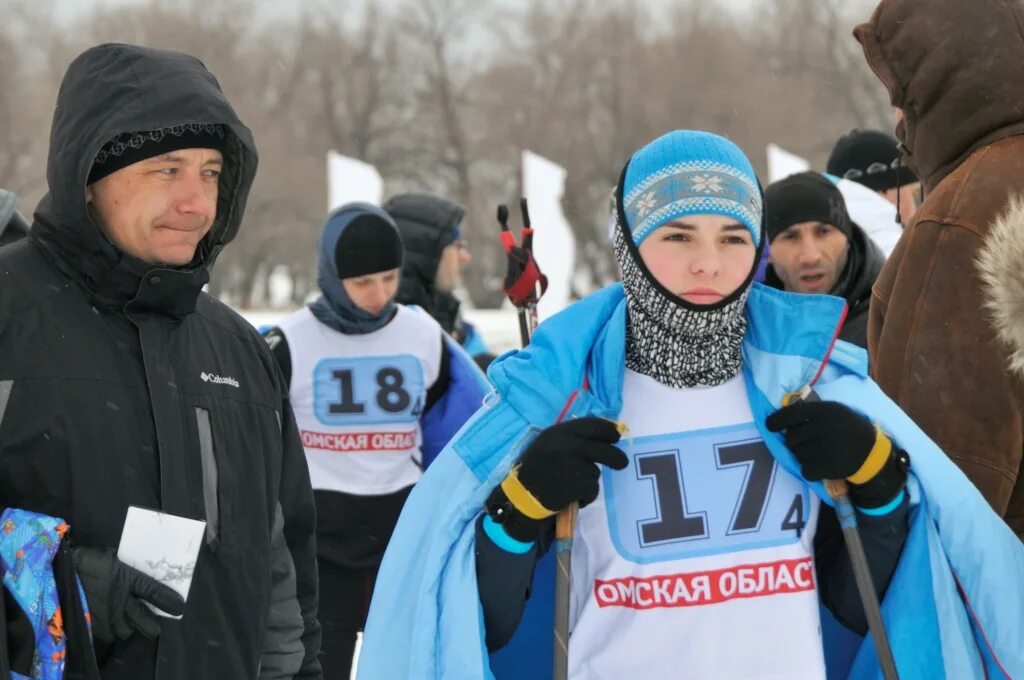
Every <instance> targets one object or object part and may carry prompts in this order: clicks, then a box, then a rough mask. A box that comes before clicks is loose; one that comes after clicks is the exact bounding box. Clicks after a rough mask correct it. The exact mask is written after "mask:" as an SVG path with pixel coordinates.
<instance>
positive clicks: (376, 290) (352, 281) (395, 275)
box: [341, 269, 401, 314]
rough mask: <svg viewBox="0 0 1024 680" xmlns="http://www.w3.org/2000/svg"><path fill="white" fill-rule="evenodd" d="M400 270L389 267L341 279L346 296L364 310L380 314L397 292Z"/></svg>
mask: <svg viewBox="0 0 1024 680" xmlns="http://www.w3.org/2000/svg"><path fill="white" fill-rule="evenodd" d="M400 274H401V270H399V269H389V270H388V271H384V272H377V273H375V274H366V275H365V276H350V277H349V278H347V279H342V280H341V285H342V286H344V287H345V293H346V294H347V295H348V298H349V299H350V300H351V301H352V302H353V303H354V304H355V305H356V307H359V308H360V309H362V310H363V311H364V312H369V313H370V314H380V313H381V311H382V310H383V309H384V308H385V307H387V306H388V303H389V302H391V300H392V299H393V298H394V297H395V294H396V293H398V282H399V279H400Z"/></svg>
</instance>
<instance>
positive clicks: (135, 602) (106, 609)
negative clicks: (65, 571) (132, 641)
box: [73, 547, 185, 644]
mask: <svg viewBox="0 0 1024 680" xmlns="http://www.w3.org/2000/svg"><path fill="white" fill-rule="evenodd" d="M73 555H74V560H75V569H76V570H77V571H78V578H79V579H80V580H81V582H82V590H84V591H85V600H86V602H87V603H88V604H89V614H90V616H91V618H92V634H93V637H95V638H96V639H97V640H99V641H100V642H103V643H106V644H110V643H112V642H114V641H115V640H125V639H127V638H129V637H130V636H131V635H132V633H134V632H135V631H138V632H140V633H142V634H143V635H145V636H146V637H148V638H155V637H157V636H158V635H160V621H159V619H158V617H157V615H156V614H154V613H153V612H152V611H150V609H149V608H148V607H146V606H145V605H144V604H143V603H142V602H143V601H146V602H149V603H150V604H152V605H153V606H155V607H158V608H159V609H162V610H163V611H165V612H167V613H168V614H170V615H172V616H180V615H181V614H183V613H184V612H185V600H183V599H182V597H181V595H179V594H178V593H176V592H174V591H173V590H171V589H170V588H168V587H167V586H165V585H164V584H163V583H160V582H159V581H157V580H156V579H154V578H152V577H150V576H146V575H145V574H143V573H142V572H141V571H138V570H137V569H133V568H132V567H129V566H128V565H127V564H125V563H124V562H121V561H120V560H118V559H117V554H116V552H115V551H114V550H99V549H97V548H82V547H75V549H74V553H73Z"/></svg>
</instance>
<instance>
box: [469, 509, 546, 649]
mask: <svg viewBox="0 0 1024 680" xmlns="http://www.w3.org/2000/svg"><path fill="white" fill-rule="evenodd" d="M554 531H555V525H554V522H553V521H552V522H551V527H550V531H547V532H545V533H544V535H543V536H542V537H541V538H540V539H539V540H538V541H537V542H536V543H535V544H534V546H533V548H531V549H530V550H529V551H528V552H525V553H523V554H521V555H517V554H515V553H510V552H508V551H506V550H503V549H502V548H499V547H498V546H496V545H495V544H494V542H493V541H491V539H490V538H489V537H488V536H487V534H486V533H485V532H484V529H483V515H480V517H478V518H477V521H476V581H477V590H478V591H479V593H480V604H481V606H482V607H483V611H484V630H485V632H486V641H487V651H488V652H494V651H497V650H499V649H501V648H502V647H504V646H505V645H507V644H508V641H509V640H511V639H512V635H513V634H515V632H516V628H518V627H519V619H521V618H522V616H523V610H525V609H526V601H527V600H528V599H530V590H531V588H532V587H533V571H534V568H535V567H536V566H537V561H538V560H540V558H541V557H543V556H544V554H545V553H547V551H548V548H549V547H550V545H551V540H552V539H553V538H554Z"/></svg>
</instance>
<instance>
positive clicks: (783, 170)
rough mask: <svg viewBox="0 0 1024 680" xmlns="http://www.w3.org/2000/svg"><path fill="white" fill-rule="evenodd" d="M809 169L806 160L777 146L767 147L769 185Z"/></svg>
mask: <svg viewBox="0 0 1024 680" xmlns="http://www.w3.org/2000/svg"><path fill="white" fill-rule="evenodd" d="M810 169H811V164H810V163H808V162H807V159H805V158H801V157H800V156H797V155H796V154H794V153H790V152H788V151H786V150H785V149H783V148H782V147H781V146H778V145H777V144H769V145H768V183H769V184H771V183H772V182H778V181H779V180H780V179H785V178H787V177H789V176H790V175H795V174H796V173H798V172H803V171H804V170H810Z"/></svg>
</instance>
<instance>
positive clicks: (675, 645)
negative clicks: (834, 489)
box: [569, 370, 825, 680]
mask: <svg viewBox="0 0 1024 680" xmlns="http://www.w3.org/2000/svg"><path fill="white" fill-rule="evenodd" d="M623 403H624V408H623V412H622V420H623V421H624V422H625V423H626V424H627V425H628V426H629V428H630V435H631V438H625V439H623V441H622V442H621V443H620V446H621V448H622V449H623V451H625V452H626V454H627V455H628V456H629V466H628V467H627V468H626V469H624V470H622V471H619V472H615V471H613V470H610V469H608V468H604V469H603V471H602V479H601V493H600V495H599V496H598V498H597V500H596V501H595V502H594V503H592V504H591V505H588V506H587V507H586V508H584V509H583V510H582V511H581V512H580V517H579V524H578V525H577V529H576V537H575V541H574V543H573V548H572V584H573V587H572V611H571V618H570V623H571V633H570V639H569V675H570V677H571V678H574V679H576V680H582V679H584V678H587V679H591V678H609V679H611V678H614V679H616V680H618V679H621V678H665V679H668V678H672V679H676V678H686V679H689V678H729V679H730V680H734V679H740V678H772V679H778V680H782V679H783V678H785V679H787V680H791V679H793V678H815V679H818V678H824V677H825V662H824V654H823V652H822V643H821V630H820V620H819V610H818V594H817V592H816V587H815V574H814V563H813V540H814V532H815V528H816V525H817V520H818V498H817V497H816V496H815V495H814V494H813V493H812V492H811V491H810V489H809V488H808V487H807V485H806V484H805V483H804V482H803V481H802V480H800V479H798V478H796V477H794V476H793V475H790V474H789V473H788V472H786V471H785V470H783V469H782V468H781V467H780V466H779V465H778V464H777V463H776V462H775V459H774V458H773V457H772V455H771V453H770V452H769V451H768V449H767V448H766V447H765V445H764V443H763V441H762V439H761V437H760V435H759V434H758V431H757V429H756V428H755V427H754V424H753V414H752V413H751V410H750V405H749V403H748V401H747V395H746V391H745V388H744V383H743V378H742V376H738V377H736V378H734V379H733V380H731V381H729V382H728V383H726V384H724V385H721V386H719V387H712V388H692V389H673V388H670V387H666V386H664V385H661V384H659V383H658V382H657V381H655V380H653V379H652V378H649V377H647V376H644V375H640V374H638V373H634V372H633V371H629V370H627V371H626V377H625V385H624V389H623Z"/></svg>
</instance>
